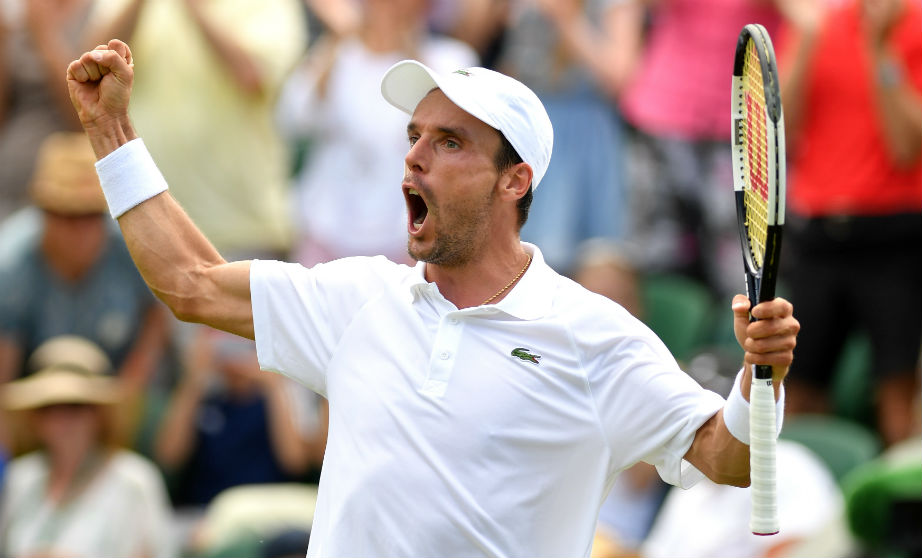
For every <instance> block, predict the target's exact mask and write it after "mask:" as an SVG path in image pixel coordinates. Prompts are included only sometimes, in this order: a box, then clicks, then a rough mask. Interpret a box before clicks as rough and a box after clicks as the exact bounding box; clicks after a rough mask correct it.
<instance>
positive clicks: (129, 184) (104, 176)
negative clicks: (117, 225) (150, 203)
mask: <svg viewBox="0 0 922 558" xmlns="http://www.w3.org/2000/svg"><path fill="white" fill-rule="evenodd" d="M96 174H98V175H99V183H100V184H101V185H102V192H103V194H104V195H105V197H106V203H108V204H109V213H110V214H111V215H112V218H113V219H118V218H119V217H121V216H122V214H123V213H125V212H126V211H128V210H129V209H131V208H132V207H134V206H136V205H138V204H140V203H141V202H143V201H146V200H148V199H150V198H152V197H154V196H156V195H157V194H159V193H160V192H164V191H166V189H167V183H166V179H164V178H163V175H162V174H160V169H158V168H157V164H156V163H154V159H153V158H152V157H151V156H150V153H149V152H148V151H147V147H145V145H144V141H143V140H142V139H141V138H136V139H133V140H131V141H129V142H128V143H126V144H124V145H122V146H121V147H119V148H118V149H116V150H115V151H113V152H112V153H109V154H108V155H106V156H105V157H103V158H102V159H100V160H99V161H96Z"/></svg>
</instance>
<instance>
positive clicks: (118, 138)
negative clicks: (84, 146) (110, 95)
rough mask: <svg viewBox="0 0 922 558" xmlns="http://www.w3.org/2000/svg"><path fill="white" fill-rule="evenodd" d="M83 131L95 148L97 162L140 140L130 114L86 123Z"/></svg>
mask: <svg viewBox="0 0 922 558" xmlns="http://www.w3.org/2000/svg"><path fill="white" fill-rule="evenodd" d="M83 129H84V130H85V131H86V135H87V137H88V138H89V140H90V144H91V145H92V146H93V151H95V153H96V159H97V160H101V159H103V158H104V157H106V156H107V155H109V154H110V153H112V152H113V151H115V150H116V149H118V148H119V147H121V146H123V145H125V144H126V143H128V142H130V141H132V140H135V139H137V138H138V134H137V132H135V130H134V126H132V124H131V119H130V118H129V117H128V114H120V115H116V116H110V117H107V118H105V119H100V120H94V121H92V122H84V123H83Z"/></svg>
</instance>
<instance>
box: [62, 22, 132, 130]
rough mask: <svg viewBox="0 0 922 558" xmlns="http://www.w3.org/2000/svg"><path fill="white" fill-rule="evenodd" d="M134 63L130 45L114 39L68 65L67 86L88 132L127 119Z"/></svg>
mask: <svg viewBox="0 0 922 558" xmlns="http://www.w3.org/2000/svg"><path fill="white" fill-rule="evenodd" d="M133 81H134V64H133V63H132V59H131V50H130V49H129V48H128V45H126V44H125V43H123V42H122V41H119V40H117V39H113V40H111V41H109V44H107V45H99V46H98V47H96V48H95V49H93V50H91V51H89V52H85V53H83V55H82V56H80V58H78V59H77V60H74V61H73V62H71V63H70V65H69V66H68V67H67V89H68V91H69V92H70V100H71V102H72V103H73V105H74V108H75V109H76V110H77V116H78V117H79V118H80V122H81V123H82V124H83V127H84V128H85V129H86V130H87V132H89V131H91V130H92V129H93V128H102V127H105V126H111V125H112V124H114V123H118V122H119V121H124V122H127V119H128V101H129V98H130V97H131V85H132V82H133Z"/></svg>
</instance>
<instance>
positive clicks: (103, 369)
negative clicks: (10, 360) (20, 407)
mask: <svg viewBox="0 0 922 558" xmlns="http://www.w3.org/2000/svg"><path fill="white" fill-rule="evenodd" d="M55 365H72V366H78V367H80V368H83V369H85V370H87V371H88V372H93V373H96V374H108V373H109V372H111V370H112V362H111V361H110V360H109V357H108V356H106V353H105V352H103V350H102V349H101V348H99V346H98V345H96V344H95V343H93V342H92V341H90V340H89V339H86V338H84V337H80V336H78V335H58V336H57V337H52V338H51V339H48V340H47V341H45V342H44V343H42V344H41V345H39V346H38V348H37V349H35V351H33V352H32V356H30V357H29V362H28V366H27V368H28V369H29V370H30V371H32V372H34V371H37V370H42V369H44V368H49V367H51V366H55Z"/></svg>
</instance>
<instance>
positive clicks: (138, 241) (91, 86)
mask: <svg viewBox="0 0 922 558" xmlns="http://www.w3.org/2000/svg"><path fill="white" fill-rule="evenodd" d="M133 78H134V70H133V67H132V64H131V51H130V50H129V49H128V46H127V45H126V44H125V43H122V42H121V41H117V40H113V41H109V43H108V45H101V46H99V47H97V48H96V49H95V50H93V51H90V52H87V53H84V54H83V55H82V56H81V57H80V58H79V59H77V60H75V61H74V62H72V63H71V64H70V65H69V66H68V68H67V85H68V90H69V92H70V97H71V101H72V102H73V104H74V108H75V109H76V110H77V115H78V116H79V117H80V122H81V123H82V124H83V127H84V129H85V130H86V133H87V136H88V137H89V139H90V142H91V143H92V145H93V149H94V150H95V152H96V156H97V158H99V160H100V162H99V164H98V168H99V169H100V179H101V182H103V184H104V189H106V188H105V184H106V183H107V177H108V176H114V175H123V176H124V175H125V174H129V175H131V181H129V182H128V184H129V186H130V188H129V189H128V190H127V193H126V191H125V190H123V191H122V193H121V194H120V196H121V201H122V202H124V201H125V200H127V201H129V202H130V201H131V196H133V195H134V193H133V192H132V189H133V190H135V191H137V192H144V191H159V190H163V188H159V190H158V187H157V184H156V183H157V181H162V177H161V176H160V175H159V172H151V167H152V166H151V165H149V164H145V162H146V161H145V159H144V158H145V157H149V156H148V155H147V153H146V150H144V149H143V147H142V146H140V145H138V144H134V145H133V146H129V145H126V144H128V143H129V142H132V141H133V140H137V134H136V133H135V131H134V128H133V127H132V125H131V121H130V119H129V118H128V101H129V98H130V95H131V86H132V82H133ZM139 148H140V149H139ZM110 157H111V158H110ZM103 169H105V170H103ZM154 170H156V169H154ZM134 173H137V174H136V175H135V174H134ZM124 184H125V182H124V181H123V183H122V185H123V186H124ZM164 186H165V184H164ZM151 188H153V190H151ZM110 194H111V192H109V191H107V199H109V201H110V207H111V206H112V205H113V204H112V199H111V197H110ZM138 196H139V199H138V200H137V201H138V202H139V203H137V204H136V205H134V204H132V203H129V204H128V206H129V207H130V208H127V207H126V209H125V210H124V211H121V210H119V214H118V215H116V216H117V218H118V223H119V226H120V227H121V230H122V234H123V236H124V237H125V243H126V244H127V246H128V250H129V252H130V253H131V257H132V259H134V262H135V265H136V266H137V267H138V270H139V271H140V272H141V276H142V277H144V280H145V281H146V282H147V284H148V286H150V288H151V290H152V291H153V292H154V294H155V295H157V297H158V298H159V299H160V300H162V301H163V302H164V303H165V304H166V305H167V306H168V307H169V308H170V310H172V311H173V313H174V314H175V315H176V316H177V317H178V318H179V319H181V320H184V321H191V322H200V323H204V324H207V325H210V326H212V327H215V328H218V329H222V330H225V331H229V332H231V333H235V334H237V335H241V336H244V337H248V338H250V339H252V338H253V336H254V333H253V311H252V306H251V305H250V273H249V271H250V262H235V263H227V262H226V261H225V260H224V258H222V257H221V255H220V254H219V253H218V251H217V250H216V249H215V248H214V246H212V244H211V243H210V242H209V241H208V239H206V238H205V236H204V235H203V234H202V232H201V231H199V230H198V228H197V227H196V226H195V224H194V223H193V222H192V220H191V219H190V218H189V216H188V215H187V214H186V213H185V211H183V209H182V208H181V207H180V205H179V204H178V203H177V202H176V200H175V199H173V197H172V196H171V195H170V194H169V192H168V191H165V190H164V191H159V193H156V194H155V195H153V196H151V197H147V196H144V195H142V194H138ZM119 205H122V204H121V203H120V204H119ZM113 211H115V209H114V208H113Z"/></svg>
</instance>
